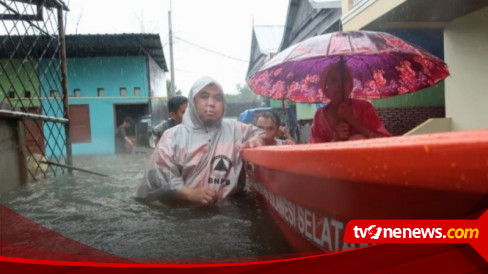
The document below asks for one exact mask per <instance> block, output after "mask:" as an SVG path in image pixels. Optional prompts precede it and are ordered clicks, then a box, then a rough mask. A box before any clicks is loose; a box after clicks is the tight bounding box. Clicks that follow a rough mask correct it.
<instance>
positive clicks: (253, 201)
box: [0, 153, 293, 259]
mask: <svg viewBox="0 0 488 274" xmlns="http://www.w3.org/2000/svg"><path fill="white" fill-rule="evenodd" d="M149 158H150V154H148V153H140V154H133V155H99V156H75V157H74V159H73V162H74V166H76V167H81V168H85V169H89V170H93V171H96V172H101V173H105V174H108V175H110V177H108V178H107V177H99V176H96V175H90V174H87V173H81V172H77V171H75V172H74V174H73V176H71V177H69V176H68V175H66V176H61V177H58V178H50V179H43V180H41V181H39V182H35V183H29V184H28V185H27V186H25V187H20V188H17V189H15V190H13V191H10V192H7V193H3V194H2V195H1V196H0V197H1V198H0V199H1V203H2V204H3V205H5V206H7V207H8V208H10V209H12V210H14V211H16V212H17V213H19V214H21V215H22V216H24V217H26V218H28V219H30V220H32V221H34V222H36V223H38V224H40V225H42V226H44V227H46V228H49V229H51V230H53V231H55V232H57V233H60V234H62V235H64V236H66V237H69V238H71V239H73V240H76V241H78V242H81V243H83V244H85V245H88V246H91V247H94V248H97V249H99V250H102V251H105V252H108V253H111V254H113V255H117V256H121V257H126V258H158V259H162V258H168V259H191V258H236V257H249V256H252V257H254V256H264V255H279V254H288V253H293V250H292V249H291V248H290V246H289V245H288V243H287V242H286V240H285V238H284V236H283V235H282V234H281V233H280V230H279V228H278V227H277V225H276V224H275V223H274V222H273V220H272V218H271V217H270V216H269V215H268V212H267V211H266V209H265V207H264V204H263V202H262V201H261V200H259V199H258V198H257V195H256V194H255V193H253V192H246V193H245V195H239V196H237V197H232V198H229V199H227V200H223V201H220V202H218V203H216V204H215V205H212V206H209V207H188V206H186V207H183V206H169V205H165V204H151V205H147V204H143V203H140V202H138V201H137V200H135V199H134V198H133V194H134V192H135V189H136V187H137V185H138V183H139V182H140V180H141V179H142V176H143V171H144V168H145V167H146V164H147V163H148V161H149Z"/></svg>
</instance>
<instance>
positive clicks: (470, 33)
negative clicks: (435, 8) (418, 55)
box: [444, 7, 488, 130]
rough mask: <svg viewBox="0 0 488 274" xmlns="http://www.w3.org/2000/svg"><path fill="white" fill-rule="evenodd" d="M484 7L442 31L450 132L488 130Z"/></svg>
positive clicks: (487, 20) (487, 14)
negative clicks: (446, 70)
mask: <svg viewBox="0 0 488 274" xmlns="http://www.w3.org/2000/svg"><path fill="white" fill-rule="evenodd" d="M487 25H488V7H485V8H483V9H480V10H478V11H476V12H474V13H471V14H468V15H466V16H464V17H461V18H458V19H456V20H454V21H452V22H451V23H449V24H448V26H447V27H446V28H445V31H444V45H445V50H444V53H445V60H446V63H447V64H448V66H449V70H450V72H451V77H448V78H447V79H446V95H445V97H446V117H450V118H451V119H452V129H453V130H468V129H480V128H488V119H486V117H488V52H487V49H488V30H487V28H486V26H487Z"/></svg>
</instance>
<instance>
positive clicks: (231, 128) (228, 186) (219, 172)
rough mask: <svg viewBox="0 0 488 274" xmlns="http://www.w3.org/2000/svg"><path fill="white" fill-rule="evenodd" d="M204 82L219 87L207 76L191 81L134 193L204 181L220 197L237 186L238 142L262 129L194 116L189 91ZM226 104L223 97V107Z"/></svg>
mask: <svg viewBox="0 0 488 274" xmlns="http://www.w3.org/2000/svg"><path fill="white" fill-rule="evenodd" d="M209 84H215V85H216V86H217V87H218V88H219V90H220V92H221V94H222V95H223V91H222V87H221V86H220V84H218V83H217V82H216V81H215V80H213V79H212V78H209V77H203V78H200V79H199V80H198V81H197V82H195V84H194V85H193V86H192V88H191V91H190V94H189V100H188V108H187V110H186V111H185V114H184V116H183V122H182V124H180V125H177V126H175V127H173V128H170V129H168V130H166V131H165V132H164V134H163V137H162V141H160V142H159V143H158V146H157V147H156V149H155V150H154V153H153V155H152V158H151V162H150V167H149V170H148V171H147V172H146V174H145V176H144V179H143V181H142V183H141V184H140V185H139V187H138V189H137V192H136V197H138V198H145V199H148V200H155V199H161V198H164V197H165V196H167V195H171V194H172V193H174V192H177V191H179V190H180V189H181V188H182V187H183V186H187V187H190V188H198V187H203V186H210V187H213V188H215V189H216V190H217V192H218V196H219V199H223V198H225V197H227V196H229V195H231V194H233V193H235V192H237V191H239V190H241V189H242V188H243V185H239V184H238V182H239V174H240V172H241V169H242V159H241V146H242V144H243V143H244V142H246V141H248V140H249V139H250V138H251V137H253V136H255V135H257V134H260V133H262V131H261V130H260V129H258V128H257V127H254V126H251V125H247V124H243V123H240V122H237V121H235V120H228V119H222V118H221V120H220V121H219V122H218V123H215V124H214V125H213V126H211V127H206V126H205V125H204V124H203V123H202V121H200V119H199V116H198V113H197V110H196V107H195V102H194V99H195V95H196V94H197V93H198V92H200V91H201V90H202V89H203V88H204V87H206V86H207V85H209ZM226 108H227V105H226V103H225V101H224V113H225V109H226Z"/></svg>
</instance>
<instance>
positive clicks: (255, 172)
mask: <svg viewBox="0 0 488 274" xmlns="http://www.w3.org/2000/svg"><path fill="white" fill-rule="evenodd" d="M244 157H245V159H246V160H247V166H246V168H247V174H248V177H249V181H250V182H251V184H252V186H253V188H254V189H255V190H256V191H257V192H258V193H259V194H260V196H261V197H262V198H263V199H264V200H266V203H267V205H268V207H269V209H270V212H271V213H272V214H273V215H274V216H275V217H276V218H275V219H276V220H277V222H278V224H279V225H280V227H281V228H282V230H283V232H284V233H285V235H287V237H288V239H289V241H290V243H292V245H293V246H294V247H295V248H296V249H297V251H300V252H307V251H311V249H313V248H315V249H319V250H322V251H325V252H334V251H340V250H346V249H351V248H356V247H359V246H358V245H352V244H347V243H344V241H343V237H344V229H345V227H346V224H347V222H348V221H349V220H353V219H459V218H466V216H469V215H470V214H473V213H475V212H478V211H481V210H483V209H486V208H487V198H486V197H487V196H486V195H487V194H488V131H485V130H484V131H472V132H463V133H444V134H432V135H428V136H419V137H414V138H412V137H397V138H388V139H384V140H368V141H359V142H349V143H345V142H344V143H340V144H317V145H298V146H286V147H285V146H282V147H265V148H258V149H254V150H247V151H245V153H244ZM405 159H407V160H408V161H405ZM324 170H325V172H324ZM300 242H301V243H300Z"/></svg>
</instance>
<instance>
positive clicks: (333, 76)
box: [309, 63, 391, 143]
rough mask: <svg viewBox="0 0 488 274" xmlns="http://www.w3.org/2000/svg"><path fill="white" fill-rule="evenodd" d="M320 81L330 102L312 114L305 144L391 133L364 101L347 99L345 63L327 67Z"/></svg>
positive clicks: (348, 85)
mask: <svg viewBox="0 0 488 274" xmlns="http://www.w3.org/2000/svg"><path fill="white" fill-rule="evenodd" d="M341 70H343V71H341ZM341 75H344V80H342V76H341ZM320 83H321V86H322V91H323V93H324V95H325V96H326V97H327V98H328V99H329V100H330V101H329V103H328V104H326V105H325V106H323V107H322V108H320V109H319V110H317V112H316V113H315V116H314V119H313V123H312V128H311V130H310V139H309V143H325V142H337V141H347V140H360V139H371V138H378V137H385V136H391V134H390V133H389V132H388V131H387V130H386V128H385V126H384V125H383V122H382V121H381V119H380V118H379V117H378V113H377V112H376V110H375V109H374V107H373V106H372V105H371V104H370V103H369V102H368V101H365V100H357V99H352V98H349V95H350V94H351V92H352V88H353V78H352V74H351V71H350V70H349V68H348V67H347V66H345V65H344V67H343V68H341V65H340V64H339V63H336V64H333V65H331V66H329V67H328V68H327V69H326V70H325V71H324V73H323V74H322V79H321V81H320ZM343 86H344V87H343Z"/></svg>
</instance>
